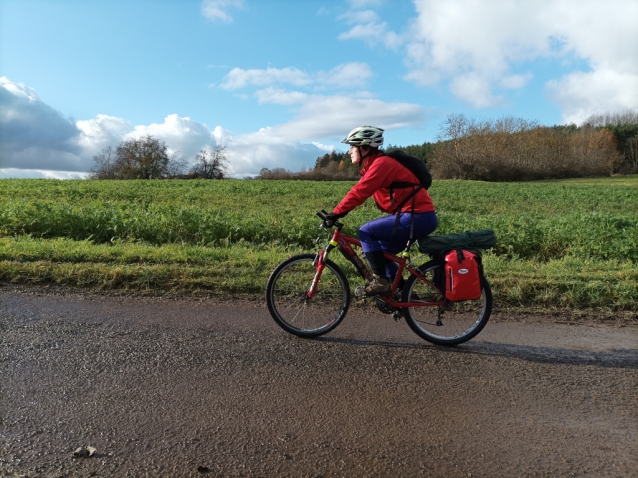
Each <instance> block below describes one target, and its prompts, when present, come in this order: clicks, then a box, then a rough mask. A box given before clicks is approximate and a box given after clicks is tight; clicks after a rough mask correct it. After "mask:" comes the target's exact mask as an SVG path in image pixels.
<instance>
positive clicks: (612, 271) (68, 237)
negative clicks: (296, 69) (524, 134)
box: [0, 176, 638, 310]
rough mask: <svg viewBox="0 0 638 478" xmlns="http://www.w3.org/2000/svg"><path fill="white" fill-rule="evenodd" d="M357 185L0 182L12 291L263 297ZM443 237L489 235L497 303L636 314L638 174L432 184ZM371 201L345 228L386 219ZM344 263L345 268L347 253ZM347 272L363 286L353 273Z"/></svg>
mask: <svg viewBox="0 0 638 478" xmlns="http://www.w3.org/2000/svg"><path fill="white" fill-rule="evenodd" d="M350 187H351V184H349V183H329V182H300V181H239V180H230V181H126V182H119V181H102V182H100V181H52V180H2V181H0V281H5V282H21V283H25V282H26V283H59V284H66V285H72V286H78V287H90V288H98V289H117V290H135V291H142V292H147V293H152V294H161V293H165V292H168V291H170V292H173V293H178V294H199V293H211V292H213V293H220V294H226V293H250V294H262V293H263V290H264V288H265V283H266V280H267V277H268V275H269V273H270V271H271V270H272V269H273V268H274V267H275V265H276V264H277V263H278V262H279V261H281V260H283V259H284V258H285V257H288V256H290V255H292V254H294V253H298V252H302V251H308V250H313V247H314V245H313V242H314V239H315V238H316V237H317V235H318V229H317V226H318V219H317V218H316V217H315V216H314V212H315V211H316V210H318V209H322V208H325V209H331V208H332V207H333V206H334V205H335V204H336V203H337V202H338V201H339V200H340V199H341V197H343V195H344V194H345V193H346V192H347V191H348V189H349V188H350ZM431 194H432V196H433V198H434V200H435V203H436V206H437V211H438V214H439V219H440V226H439V229H438V230H437V233H438V234H444V233H448V232H456V231H461V230H471V229H479V228H485V227H491V228H493V229H495V231H496V233H497V236H498V238H499V244H498V246H497V247H496V248H495V249H494V250H493V252H492V253H490V254H487V255H486V256H485V268H486V272H487V275H488V278H489V280H490V282H491V283H492V284H493V288H494V293H495V299H496V303H497V304H498V305H501V306H505V305H506V306H523V307H536V306H542V307H569V308H585V307H607V308H611V309H623V310H637V309H638V306H637V304H638V276H637V273H636V262H637V261H638V176H624V177H613V178H597V179H580V180H565V181H548V182H546V181H542V182H533V183H482V182H475V181H438V182H435V184H434V185H433V187H432V188H431ZM378 216H379V212H378V211H377V210H376V208H375V207H374V205H373V204H371V202H367V203H366V204H365V205H364V206H363V207H361V208H359V209H357V210H355V211H354V212H352V213H351V214H350V215H348V216H347V218H346V219H345V222H346V224H347V228H346V229H347V231H346V232H349V233H351V234H356V227H357V226H358V225H360V224H362V223H363V222H365V221H368V220H370V219H372V218H375V217H378ZM333 258H335V259H337V261H338V262H339V261H342V259H341V258H339V257H338V256H337V255H335V256H333ZM343 269H344V270H345V271H346V272H347V274H349V275H350V278H351V279H352V280H353V281H356V280H357V279H356V278H355V277H354V276H353V273H354V270H353V268H352V266H351V265H349V264H344V265H343Z"/></svg>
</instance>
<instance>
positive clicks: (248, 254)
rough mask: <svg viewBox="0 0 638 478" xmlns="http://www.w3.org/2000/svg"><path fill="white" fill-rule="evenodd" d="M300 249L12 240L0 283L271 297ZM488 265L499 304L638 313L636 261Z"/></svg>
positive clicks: (1, 254) (3, 249) (2, 250)
mask: <svg viewBox="0 0 638 478" xmlns="http://www.w3.org/2000/svg"><path fill="white" fill-rule="evenodd" d="M300 252H303V251H302V249H301V248H296V247H290V246H284V245H276V244H269V245H263V246H255V245H251V244H242V243H239V244H237V243H236V244H229V245H228V246H226V247H216V248H208V247H203V246H193V245H179V244H167V245H163V246H151V245H147V244H136V243H120V244H115V245H106V244H93V243H91V242H88V241H73V240H71V239H63V238H58V239H52V240H46V239H33V238H29V237H25V236H20V237H16V238H6V237H5V238H0V281H3V282H7V283H28V284H38V283H42V284H44V283H54V284H59V285H66V286H73V287H85V288H86V287H88V288H93V289H99V290H119V291H131V292H136V293H143V294H149V295H159V294H164V293H176V294H186V295H200V294H211V293H212V294H215V295H224V294H234V293H242V294H246V293H247V294H254V295H263V293H264V290H265V286H266V282H267V280H268V276H269V274H270V272H271V271H272V270H273V269H274V268H275V266H276V265H277V264H278V263H279V262H280V261H281V260H283V259H285V258H287V257H289V256H291V255H293V254H297V253H300ZM332 258H333V259H335V261H336V262H337V263H338V264H340V265H341V267H342V268H343V270H344V272H345V273H346V275H347V276H348V278H349V280H350V281H351V285H352V286H353V287H354V284H356V283H358V282H360V281H361V279H360V278H359V277H358V276H357V275H356V272H355V271H354V268H353V267H352V266H351V265H350V264H347V263H344V262H345V261H344V259H343V258H341V257H340V256H339V255H338V254H334V255H333V256H332ZM484 264H485V271H486V275H487V277H488V280H489V281H490V283H491V284H492V289H493V293H494V299H495V303H496V304H497V305H498V306H499V307H506V306H511V307H545V308H556V307H560V308H574V309H584V308H608V309H612V310H629V311H635V310H638V270H637V269H636V267H635V265H634V264H633V263H631V262H621V261H614V260H606V261H603V260H597V259H578V258H575V257H573V256H567V257H562V258H560V259H555V260H550V261H545V262H539V261H536V260H528V259H517V258H514V259H511V258H506V257H504V256H498V255H495V254H486V255H485V256H484Z"/></svg>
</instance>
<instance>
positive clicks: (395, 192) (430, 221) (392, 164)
mask: <svg viewBox="0 0 638 478" xmlns="http://www.w3.org/2000/svg"><path fill="white" fill-rule="evenodd" d="M342 143H346V144H349V145H350V151H349V154H350V159H351V161H352V163H353V164H357V165H359V166H360V168H361V171H360V174H361V176H362V177H361V179H360V180H359V182H358V183H357V184H356V185H355V186H354V187H353V188H352V189H351V190H350V192H348V194H346V195H345V197H344V198H343V200H342V201H341V202H340V203H339V204H338V205H337V207H335V208H334V210H333V211H332V213H330V214H328V216H327V217H326V219H327V220H329V221H332V222H334V221H335V220H337V219H339V218H341V217H344V216H345V215H346V214H348V213H349V212H350V211H352V210H353V209H354V208H356V207H357V206H359V205H361V204H363V203H364V202H365V201H366V199H368V198H369V197H370V196H372V197H373V199H374V202H375V203H376V205H377V206H378V207H379V209H381V210H382V211H383V212H385V213H388V214H390V215H389V216H385V217H381V218H379V219H375V220H373V221H370V222H368V223H366V224H364V225H363V226H361V228H360V229H359V240H360V241H361V247H362V248H363V251H364V252H365V256H366V259H367V261H368V263H369V264H370V268H371V269H372V273H373V279H372V281H371V282H370V283H369V284H367V285H366V286H365V291H366V294H367V295H379V294H380V295H387V294H388V293H389V292H390V291H391V289H392V282H391V281H392V280H393V279H394V276H395V275H396V272H397V268H398V266H397V264H396V263H394V262H388V263H387V264H386V260H385V257H384V256H383V252H384V251H387V252H389V253H390V254H396V253H398V252H400V251H402V250H403V249H405V248H406V246H407V245H408V241H410V240H412V239H419V238H422V237H425V236H427V235H428V234H430V233H432V232H433V231H434V230H435V229H436V227H437V225H438V220H437V217H436V212H435V209H434V203H433V202H432V199H431V198H430V195H429V194H428V192H427V190H426V189H425V188H421V189H418V188H417V186H413V187H403V186H401V185H399V186H398V187H397V186H396V184H398V183H411V184H416V185H418V184H419V181H418V179H417V178H416V176H415V175H414V173H412V171H410V170H409V169H408V168H407V167H406V166H404V165H402V164H401V163H399V162H398V161H397V160H396V159H394V158H391V157H390V156H386V155H385V154H384V153H383V151H382V150H381V149H379V147H380V146H381V145H382V144H383V130H382V129H381V128H375V127H374V126H360V127H358V128H355V129H353V130H352V131H350V134H348V136H347V137H346V139H344V140H343V141H342ZM393 183H394V184H395V186H393ZM398 209H400V210H398ZM397 215H398V216H399V217H398V218H397ZM397 221H398V222H397Z"/></svg>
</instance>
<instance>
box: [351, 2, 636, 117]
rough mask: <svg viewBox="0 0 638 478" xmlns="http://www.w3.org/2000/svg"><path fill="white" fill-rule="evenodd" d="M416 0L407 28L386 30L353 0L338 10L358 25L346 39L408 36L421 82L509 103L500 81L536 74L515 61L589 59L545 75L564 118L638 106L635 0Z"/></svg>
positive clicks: (476, 101) (523, 80) (409, 56)
mask: <svg viewBox="0 0 638 478" xmlns="http://www.w3.org/2000/svg"><path fill="white" fill-rule="evenodd" d="M413 1H414V5H415V8H416V12H417V16H416V18H415V19H414V20H413V21H412V22H410V27H409V31H408V32H407V33H406V34H404V35H397V34H395V33H394V32H391V31H389V29H388V28H387V25H385V24H384V23H381V22H380V20H379V19H378V14H377V13H376V12H374V11H372V10H370V9H367V10H362V9H363V8H364V7H369V6H370V5H369V4H368V3H367V2H351V5H353V7H354V9H353V10H351V11H349V12H348V13H347V14H345V15H342V16H341V17H340V19H341V20H343V21H345V22H346V23H348V24H350V25H353V26H352V28H351V29H350V30H349V31H347V32H345V33H342V34H341V35H339V38H340V39H342V40H346V39H359V40H363V41H365V42H367V43H369V44H371V45H378V44H385V45H386V46H387V47H389V48H397V47H398V46H400V45H402V44H403V45H405V53H406V65H407V66H408V72H407V74H406V76H405V78H406V79H407V80H409V81H413V82H414V83H416V84H418V85H422V86H433V85H437V84H439V83H441V82H445V83H446V84H448V85H449V87H450V90H451V91H452V93H453V94H454V95H455V96H456V97H458V98H459V99H462V100H464V101H467V102H469V103H470V104H471V105H473V106H475V107H478V108H482V107H493V106H497V105H500V104H503V103H504V102H503V100H502V98H501V97H500V96H499V95H498V91H497V90H499V89H520V88H524V87H525V86H526V85H527V83H528V82H529V80H530V79H531V78H532V77H531V75H530V74H529V73H524V74H518V73H516V72H515V71H513V70H516V69H520V67H521V66H522V65H524V64H525V63H526V62H530V61H534V60H538V59H549V60H553V61H560V60H563V59H564V60H568V61H571V60H574V59H575V60H584V61H586V62H587V64H588V65H589V69H588V70H586V71H583V72H578V71H574V72H572V73H568V74H567V75H566V76H565V77H563V78H557V79H555V80H553V81H550V82H549V83H548V84H547V89H548V91H549V92H550V94H551V97H552V98H553V99H554V100H555V101H556V102H557V103H558V104H559V105H560V106H561V107H562V108H563V111H564V115H563V118H564V119H565V120H566V119H569V118H571V119H573V118H576V117H580V115H582V114H585V111H587V112H595V111H599V110H600V109H602V110H603V111H609V110H613V109H616V108H636V107H638V103H637V101H636V99H635V94H633V92H636V91H638V61H636V58H638V29H637V28H636V27H635V23H636V18H638V2H636V1H635V0H609V1H606V2H600V1H595V0H537V1H534V2H530V1H526V0H490V1H483V2H477V1H475V0H446V1H445V2H441V1H438V0H413ZM357 9H358V10H357ZM388 33H389V34H390V36H389V38H386V36H387V34H388ZM402 42H403V43H402ZM606 80H608V81H609V82H610V83H609V84H613V85H614V88H616V89H617V90H616V91H611V88H609V87H608V86H607V85H606V84H605V81H606ZM582 92H587V95H589V94H591V95H593V97H589V96H585V95H584V94H582ZM607 98H608V101H606V99H607ZM578 111H580V113H577V112H578Z"/></svg>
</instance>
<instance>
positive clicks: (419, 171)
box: [383, 149, 432, 241]
mask: <svg viewBox="0 0 638 478" xmlns="http://www.w3.org/2000/svg"><path fill="white" fill-rule="evenodd" d="M383 155H384V156H389V157H391V158H392V159H395V160H396V161H398V162H399V163H401V164H402V165H403V166H405V167H406V168H408V169H409V170H410V171H412V173H413V174H414V175H415V176H416V178H417V179H418V180H419V182H418V183H408V182H405V181H395V182H393V183H392V184H390V186H389V187H388V189H389V190H390V198H393V197H394V192H393V190H394V189H404V188H413V191H412V193H410V194H409V195H408V196H407V197H406V198H405V199H404V200H403V201H402V202H401V204H399V205H398V206H397V207H396V210H395V211H396V215H397V218H396V220H395V221H394V229H393V230H392V237H394V234H395V233H396V231H397V227H398V226H399V217H400V216H401V209H403V206H404V205H405V204H406V203H407V202H408V201H409V200H410V199H412V198H413V197H414V196H416V194H417V193H418V192H419V191H420V190H421V189H424V188H425V189H428V188H429V187H430V186H431V185H432V175H431V174H430V171H428V167H427V166H426V165H425V162H423V161H421V160H420V159H419V158H417V157H415V156H412V155H409V154H408V153H406V152H405V151H401V150H398V149H397V150H395V151H389V152H385V151H384V152H383ZM391 200H392V199H391ZM412 211H414V203H413V204H412ZM413 233H414V218H413V219H412V224H411V226H410V241H412V237H413Z"/></svg>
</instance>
